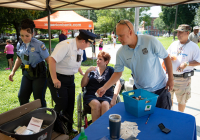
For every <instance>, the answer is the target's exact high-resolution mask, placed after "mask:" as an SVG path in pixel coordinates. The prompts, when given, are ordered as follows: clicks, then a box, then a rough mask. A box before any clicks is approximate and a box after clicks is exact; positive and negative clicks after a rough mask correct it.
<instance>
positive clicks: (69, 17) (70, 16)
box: [34, 11, 94, 30]
mask: <svg viewBox="0 0 200 140" xmlns="http://www.w3.org/2000/svg"><path fill="white" fill-rule="evenodd" d="M34 23H35V26H36V27H35V28H39V29H48V16H46V17H44V18H40V19H37V20H34ZM50 25H51V30H62V29H69V30H70V29H94V25H93V21H92V20H89V19H86V18H84V17H82V16H80V15H79V14H77V13H76V12H74V11H57V12H55V13H53V14H51V15H50Z"/></svg>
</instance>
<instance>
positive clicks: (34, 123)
mask: <svg viewBox="0 0 200 140" xmlns="http://www.w3.org/2000/svg"><path fill="white" fill-rule="evenodd" d="M42 122H43V120H41V119H37V118H34V117H32V118H31V121H30V122H29V124H28V127H27V129H29V130H31V131H33V132H35V133H37V132H39V131H40V128H41V126H42Z"/></svg>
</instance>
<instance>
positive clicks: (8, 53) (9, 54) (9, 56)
mask: <svg viewBox="0 0 200 140" xmlns="http://www.w3.org/2000/svg"><path fill="white" fill-rule="evenodd" d="M6 44H7V45H6V46H5V49H4V52H5V53H6V58H7V59H8V68H6V70H12V66H13V61H12V59H13V56H14V51H13V50H14V46H13V45H12V44H11V40H10V39H7V40H6Z"/></svg>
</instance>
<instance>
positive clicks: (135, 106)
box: [122, 89, 158, 117]
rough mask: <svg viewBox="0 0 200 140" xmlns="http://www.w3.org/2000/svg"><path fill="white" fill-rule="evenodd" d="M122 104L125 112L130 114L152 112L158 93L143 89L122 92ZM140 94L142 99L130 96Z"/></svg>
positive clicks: (140, 114) (137, 114) (143, 114)
mask: <svg viewBox="0 0 200 140" xmlns="http://www.w3.org/2000/svg"><path fill="white" fill-rule="evenodd" d="M122 94H123V98H124V105H125V109H126V111H127V112H129V113H130V114H132V115H134V116H136V117H141V116H145V115H148V114H152V113H153V112H154V109H155V106H156V102H157V98H158V95H157V94H154V93H151V92H148V91H146V90H143V89H136V90H131V91H127V92H123V93H122ZM134 96H135V97H138V96H141V98H144V100H136V99H134V98H132V97H134Z"/></svg>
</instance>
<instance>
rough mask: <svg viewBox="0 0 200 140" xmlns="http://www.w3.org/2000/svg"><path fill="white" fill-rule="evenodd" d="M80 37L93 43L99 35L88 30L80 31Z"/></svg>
mask: <svg viewBox="0 0 200 140" xmlns="http://www.w3.org/2000/svg"><path fill="white" fill-rule="evenodd" d="M79 32H80V33H79V36H80V37H81V38H83V39H84V40H86V41H89V42H90V43H93V42H94V40H95V38H96V37H97V35H95V34H93V33H92V32H89V31H86V30H79Z"/></svg>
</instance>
